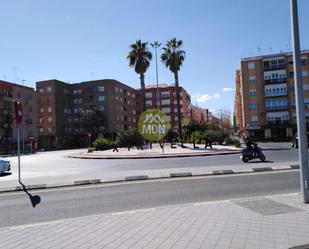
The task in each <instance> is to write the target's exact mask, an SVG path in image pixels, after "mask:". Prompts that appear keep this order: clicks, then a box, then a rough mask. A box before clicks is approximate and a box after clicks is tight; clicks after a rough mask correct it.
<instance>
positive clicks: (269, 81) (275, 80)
mask: <svg viewBox="0 0 309 249" xmlns="http://www.w3.org/2000/svg"><path fill="white" fill-rule="evenodd" d="M286 80H287V79H286V78H280V79H271V80H265V84H277V83H286Z"/></svg>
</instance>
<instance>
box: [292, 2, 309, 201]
mask: <svg viewBox="0 0 309 249" xmlns="http://www.w3.org/2000/svg"><path fill="white" fill-rule="evenodd" d="M290 6H291V30H292V43H293V61H294V84H295V89H296V91H295V102H296V114H297V131H298V132H297V134H298V145H299V162H300V167H299V168H300V185H301V191H302V194H303V201H304V202H305V203H309V169H308V153H307V128H306V118H305V115H304V113H305V110H304V109H305V107H304V92H303V79H302V73H301V55H300V42H299V25H298V11H297V0H290Z"/></svg>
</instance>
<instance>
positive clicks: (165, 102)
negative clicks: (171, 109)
mask: <svg viewBox="0 0 309 249" xmlns="http://www.w3.org/2000/svg"><path fill="white" fill-rule="evenodd" d="M161 103H162V105H169V104H170V103H171V101H170V100H169V99H162V101H161Z"/></svg>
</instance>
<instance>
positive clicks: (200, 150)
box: [69, 144, 241, 159]
mask: <svg viewBox="0 0 309 249" xmlns="http://www.w3.org/2000/svg"><path fill="white" fill-rule="evenodd" d="M184 146H185V147H184V148H181V146H180V145H177V146H175V147H176V148H171V146H170V144H165V146H164V151H162V149H161V148H160V146H159V145H158V144H154V145H153V148H152V149H144V150H137V149H136V148H135V147H134V148H131V149H130V151H129V150H128V148H118V152H113V150H112V149H110V150H104V151H94V152H91V153H87V152H80V153H73V154H71V155H69V157H72V158H82V159H138V158H167V157H190V156H212V155H228V154H235V153H236V154H237V153H239V152H240V151H241V148H235V146H226V145H213V149H210V148H209V147H208V148H207V149H205V148H204V146H205V145H203V144H200V145H198V144H197V146H198V147H197V148H195V149H193V145H192V144H184Z"/></svg>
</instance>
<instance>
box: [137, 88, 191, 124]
mask: <svg viewBox="0 0 309 249" xmlns="http://www.w3.org/2000/svg"><path fill="white" fill-rule="evenodd" d="M140 91H141V95H142V98H141V105H142V110H146V109H152V108H155V109H156V108H158V107H159V109H160V110H161V111H162V112H164V113H165V114H166V115H167V116H168V117H169V120H170V122H171V128H172V129H173V130H177V127H178V126H177V124H178V123H177V122H178V116H177V98H176V87H175V85H167V84H160V85H159V87H158V88H157V86H156V85H149V86H146V88H145V89H144V90H140ZM157 93H159V96H157V95H158V94H157ZM158 102H159V106H158ZM190 105H191V98H190V95H189V94H188V93H187V91H186V90H185V89H184V88H182V87H180V112H181V119H182V124H185V123H188V122H189V121H190V118H191V116H190Z"/></svg>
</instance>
